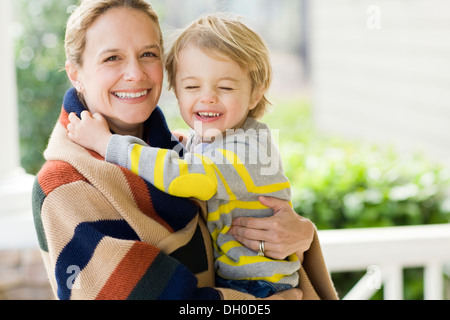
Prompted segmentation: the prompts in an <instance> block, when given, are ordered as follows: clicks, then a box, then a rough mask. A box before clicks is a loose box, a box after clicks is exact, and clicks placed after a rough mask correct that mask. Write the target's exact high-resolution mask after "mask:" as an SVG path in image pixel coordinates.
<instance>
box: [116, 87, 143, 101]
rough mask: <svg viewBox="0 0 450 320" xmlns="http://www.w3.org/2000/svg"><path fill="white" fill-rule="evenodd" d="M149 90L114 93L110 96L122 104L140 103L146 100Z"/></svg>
mask: <svg viewBox="0 0 450 320" xmlns="http://www.w3.org/2000/svg"><path fill="white" fill-rule="evenodd" d="M150 92H151V89H139V90H124V91H114V92H112V95H113V96H114V98H116V99H119V100H120V101H121V102H124V103H142V102H144V101H145V100H147V99H148V97H149V94H150Z"/></svg>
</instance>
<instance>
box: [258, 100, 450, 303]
mask: <svg viewBox="0 0 450 320" xmlns="http://www.w3.org/2000/svg"><path fill="white" fill-rule="evenodd" d="M264 120H265V121H266V122H267V123H268V124H269V125H270V127H271V128H272V129H273V130H274V131H278V137H279V147H280V152H281V156H282V160H283V165H284V169H285V171H286V175H287V176H288V177H289V179H290V181H291V185H292V191H293V199H292V201H293V204H294V207H295V210H296V212H298V213H299V214H301V215H303V216H304V217H307V218H309V219H311V220H312V221H313V222H314V224H315V225H316V226H317V228H318V229H319V230H320V229H341V228H356V227H357V228H363V227H382V226H396V225H417V224H428V223H448V222H449V218H450V200H449V199H450V197H449V188H450V171H449V170H450V168H445V167H443V166H441V165H438V164H436V163H433V162H432V161H430V160H429V159H427V158H426V157H425V156H423V155H417V154H416V155H400V154H398V153H396V152H395V151H393V150H392V149H386V148H381V147H376V146H373V145H367V144H363V143H362V142H354V141H352V142H350V141H347V140H343V139H338V138H336V137H334V138H333V137H330V136H323V135H320V134H319V133H317V132H316V131H315V130H314V128H313V125H312V116H311V108H310V104H309V103H308V101H306V100H303V99H300V100H292V101H288V102H286V101H278V102H277V103H275V108H274V112H273V113H271V114H269V115H268V116H266V118H265V119H264ZM363 274H364V272H345V273H333V274H332V277H333V281H334V284H335V287H336V290H337V291H338V293H339V296H340V297H343V296H345V294H346V293H347V292H348V291H349V290H350V289H351V288H352V287H353V286H354V285H355V284H356V282H357V281H358V280H359V279H360V278H361V276H362V275H363ZM404 283H405V290H404V298H405V299H407V300H417V299H423V272H422V270H421V269H406V270H405V271H404ZM382 297H383V293H382V291H378V292H377V293H376V294H375V296H374V297H373V299H382Z"/></svg>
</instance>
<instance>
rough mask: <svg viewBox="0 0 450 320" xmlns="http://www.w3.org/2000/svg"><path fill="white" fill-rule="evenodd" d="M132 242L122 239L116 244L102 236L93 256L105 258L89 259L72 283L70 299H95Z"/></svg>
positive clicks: (115, 241)
mask: <svg viewBox="0 0 450 320" xmlns="http://www.w3.org/2000/svg"><path fill="white" fill-rule="evenodd" d="M133 244H134V241H125V240H123V241H121V242H120V245H118V242H117V240H114V239H112V238H109V237H105V238H103V239H102V240H101V241H100V242H99V244H98V245H97V247H96V249H95V251H94V256H97V257H98V256H100V257H107V259H91V261H89V263H88V264H87V266H86V267H85V268H84V269H83V270H82V271H81V272H80V274H79V277H78V278H77V279H76V281H75V283H74V287H73V289H72V296H71V299H75V300H78V299H95V298H96V297H97V295H98V294H99V293H100V291H101V290H102V288H103V286H104V285H105V284H106V282H107V281H108V279H109V277H110V276H111V274H112V273H113V272H114V270H115V269H116V267H117V266H118V265H119V263H120V262H121V261H122V259H123V258H124V257H125V255H126V254H127V253H128V251H129V250H130V249H131V247H132V246H133ZM105 262H107V263H105Z"/></svg>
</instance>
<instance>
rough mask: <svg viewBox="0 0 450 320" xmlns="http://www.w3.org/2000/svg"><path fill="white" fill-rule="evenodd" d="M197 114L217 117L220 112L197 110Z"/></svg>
mask: <svg viewBox="0 0 450 320" xmlns="http://www.w3.org/2000/svg"><path fill="white" fill-rule="evenodd" d="M198 115H199V116H201V117H218V116H220V113H213V112H199V113H198Z"/></svg>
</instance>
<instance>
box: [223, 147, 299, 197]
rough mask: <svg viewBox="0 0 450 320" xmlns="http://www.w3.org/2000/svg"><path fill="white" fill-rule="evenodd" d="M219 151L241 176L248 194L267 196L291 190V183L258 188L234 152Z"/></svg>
mask: <svg viewBox="0 0 450 320" xmlns="http://www.w3.org/2000/svg"><path fill="white" fill-rule="evenodd" d="M219 151H220V152H222V154H223V155H224V156H225V158H227V160H228V161H229V162H230V163H231V164H232V165H233V166H234V168H235V170H236V172H237V173H238V174H239V176H240V177H241V179H242V181H243V182H244V183H245V186H246V187H247V191H248V192H252V193H260V194H263V193H264V194H267V193H274V192H277V191H280V190H283V189H287V188H290V186H291V185H290V183H289V181H286V182H281V183H274V184H269V185H265V186H256V185H255V184H254V182H253V180H252V177H251V176H250V174H249V173H248V171H247V169H246V168H245V165H244V164H243V163H242V161H241V160H240V159H239V157H238V156H237V155H236V154H235V153H234V152H232V151H230V150H224V149H219Z"/></svg>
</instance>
